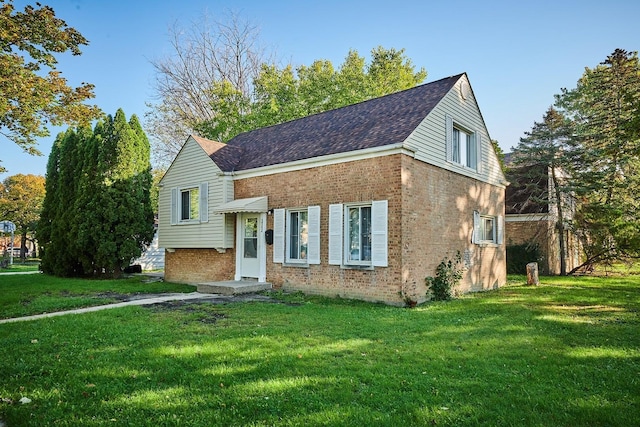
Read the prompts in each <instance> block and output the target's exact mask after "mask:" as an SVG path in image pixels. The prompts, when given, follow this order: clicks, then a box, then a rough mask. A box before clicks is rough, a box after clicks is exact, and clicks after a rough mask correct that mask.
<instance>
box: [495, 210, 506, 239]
mask: <svg viewBox="0 0 640 427" xmlns="http://www.w3.org/2000/svg"><path fill="white" fill-rule="evenodd" d="M496 221H497V222H498V229H497V233H498V235H497V236H496V239H497V241H496V243H497V244H499V245H501V244H502V243H503V242H504V217H503V216H502V215H498V216H497V217H496Z"/></svg>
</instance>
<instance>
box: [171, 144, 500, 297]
mask: <svg viewBox="0 0 640 427" xmlns="http://www.w3.org/2000/svg"><path fill="white" fill-rule="evenodd" d="M234 194H235V198H236V199H241V198H248V197H257V196H268V199H269V208H270V209H277V208H303V207H307V206H313V205H318V206H320V209H321V214H320V242H321V243H320V254H321V259H320V261H321V263H320V264H319V265H310V266H308V267H292V266H285V265H282V264H276V263H274V262H273V247H272V246H268V245H267V254H266V256H267V263H266V267H267V274H266V276H267V281H269V282H271V283H272V284H273V285H274V287H276V288H283V289H285V290H300V291H303V292H305V293H309V294H320V295H326V296H331V297H335V296H339V297H344V298H356V299H362V300H366V301H384V302H387V303H392V304H402V303H403V292H404V293H411V292H413V293H414V294H415V297H416V299H418V300H420V301H423V300H424V299H425V297H426V288H425V285H424V279H425V277H427V276H430V275H433V274H434V273H435V267H436V266H437V265H438V263H439V262H440V261H442V259H443V258H444V257H445V256H453V255H455V252H456V251H460V252H461V253H463V254H465V255H466V257H467V261H468V266H469V268H468V269H467V271H466V274H465V277H464V279H463V282H462V285H461V291H469V290H480V289H487V288H493V287H495V286H498V285H502V284H504V282H505V280H506V277H505V275H506V262H505V254H504V245H502V246H500V247H480V246H477V245H472V244H471V243H470V240H471V230H472V228H473V211H474V210H475V209H478V210H480V211H481V212H482V213H483V214H489V215H503V213H504V190H503V189H499V188H496V187H493V186H491V185H489V184H484V183H480V182H478V181H475V180H473V179H470V178H467V177H464V176H462V175H458V174H454V173H451V172H448V171H445V170H442V169H440V168H437V167H435V166H431V165H427V164H425V163H423V162H420V161H417V160H415V159H413V158H411V157H409V156H405V155H401V154H396V155H391V156H384V157H378V158H372V159H366V160H358V161H352V162H346V163H340V164H335V165H327V166H322V167H317V168H314V169H307V170H301V171H294V172H286V173H280V174H276V175H268V176H261V177H255V178H246V179H240V180H237V181H235V182H234ZM372 200H387V201H388V267H376V268H374V269H350V268H342V267H341V266H337V265H329V264H328V227H329V225H328V221H329V205H330V204H334V203H351V202H361V201H367V202H368V201H372ZM267 228H268V229H270V228H271V229H272V228H273V216H272V215H269V216H268V217H267ZM165 262H166V267H165V276H166V277H167V280H175V281H184V282H189V283H195V282H199V281H214V280H231V279H233V277H234V272H235V251H234V250H227V252H226V253H224V254H219V253H217V252H216V251H215V250H196V249H192V250H184V249H177V250H176V252H174V253H167V258H166V261H165Z"/></svg>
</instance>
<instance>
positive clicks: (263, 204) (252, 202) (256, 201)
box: [213, 196, 268, 214]
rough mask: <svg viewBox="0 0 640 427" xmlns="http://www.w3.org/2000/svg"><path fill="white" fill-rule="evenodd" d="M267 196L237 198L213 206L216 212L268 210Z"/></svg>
mask: <svg viewBox="0 0 640 427" xmlns="http://www.w3.org/2000/svg"><path fill="white" fill-rule="evenodd" d="M267 209H268V207H267V196H262V197H250V198H248V199H236V200H232V201H230V202H227V203H223V204H221V205H220V206H217V207H215V208H213V212H214V213H219V214H224V213H238V212H266V211H267Z"/></svg>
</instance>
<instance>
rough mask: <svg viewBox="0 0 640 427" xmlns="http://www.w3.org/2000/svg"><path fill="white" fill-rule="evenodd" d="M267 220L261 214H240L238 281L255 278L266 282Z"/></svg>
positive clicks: (238, 227)
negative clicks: (265, 233) (265, 232)
mask: <svg viewBox="0 0 640 427" xmlns="http://www.w3.org/2000/svg"><path fill="white" fill-rule="evenodd" d="M263 222H266V218H264V214H260V213H243V214H238V222H237V239H236V241H237V247H238V252H237V254H236V275H235V279H236V280H242V279H243V278H254V279H258V281H260V282H264V281H265V272H266V271H265V270H266V253H265V247H264V245H265V242H264V238H263V237H262V236H263V234H264V227H265V224H263Z"/></svg>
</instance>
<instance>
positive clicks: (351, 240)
mask: <svg viewBox="0 0 640 427" xmlns="http://www.w3.org/2000/svg"><path fill="white" fill-rule="evenodd" d="M387 215H388V201H387V200H375V201H372V202H370V203H366V204H365V203H357V204H355V203H354V204H347V205H343V204H341V203H339V204H334V205H329V264H332V265H341V266H346V267H349V266H353V267H356V268H358V267H387V266H388V249H387V243H388V236H387Z"/></svg>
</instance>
